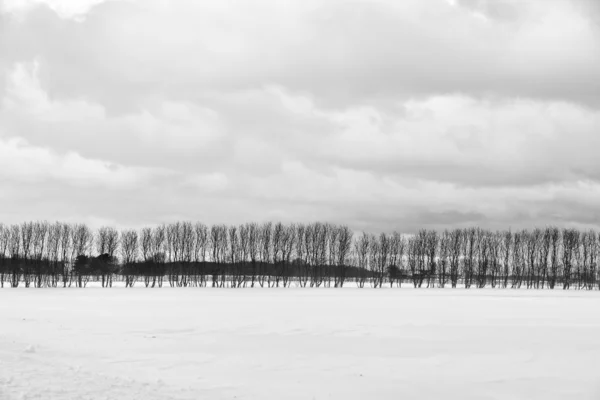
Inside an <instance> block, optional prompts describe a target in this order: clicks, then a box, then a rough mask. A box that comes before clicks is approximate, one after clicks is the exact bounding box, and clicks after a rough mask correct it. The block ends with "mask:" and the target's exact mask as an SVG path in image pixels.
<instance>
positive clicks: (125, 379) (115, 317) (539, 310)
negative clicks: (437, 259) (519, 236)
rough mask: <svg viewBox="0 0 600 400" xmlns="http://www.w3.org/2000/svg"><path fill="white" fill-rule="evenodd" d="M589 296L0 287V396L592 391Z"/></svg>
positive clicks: (594, 318) (598, 377)
mask: <svg viewBox="0 0 600 400" xmlns="http://www.w3.org/2000/svg"><path fill="white" fill-rule="evenodd" d="M599 367H600V292H584V291H568V292H562V291H558V290H555V291H551V292H544V291H533V290H521V291H512V290H469V291H467V290H451V289H444V290H426V289H421V290H412V289H409V288H406V289H404V288H403V289H392V290H390V289H384V290H372V289H363V290H359V289H342V290H336V289H316V290H312V289H247V290H243V289H242V290H232V289H222V290H221V289H197V288H188V289H170V288H162V289H155V290H151V289H144V288H135V289H124V288H112V289H100V288H87V289H83V290H81V289H79V290H78V289H8V290H6V289H5V290H0V399H3V400H4V399H78V400H80V399H81V400H83V399H127V400H130V399H149V400H152V399H190V400H191V399H194V400H196V399H278V400H279V399H308V400H311V399H344V400H347V399H403V400H405V399H461V400H462V399H510V400H516V399H527V400H531V399H544V400H547V399H598V398H600V368H599Z"/></svg>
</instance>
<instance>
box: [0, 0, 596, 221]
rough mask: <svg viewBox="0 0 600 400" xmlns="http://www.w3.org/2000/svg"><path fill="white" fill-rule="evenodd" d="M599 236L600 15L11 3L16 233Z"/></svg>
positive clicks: (3, 78)
mask: <svg viewBox="0 0 600 400" xmlns="http://www.w3.org/2000/svg"><path fill="white" fill-rule="evenodd" d="M36 219H46V220H49V221H54V220H65V221H77V222H86V223H89V224H90V225H92V226H94V227H97V226H100V225H104V224H108V225H113V226H117V227H124V226H127V227H139V226H142V225H145V224H157V223H162V222H170V221H174V220H178V219H185V220H194V221H195V220H200V221H204V222H206V223H209V224H210V223H227V224H230V223H241V222H246V221H264V220H273V221H277V220H281V221H284V222H289V221H298V222H309V221H315V220H320V221H330V222H334V223H346V224H348V225H349V226H350V227H351V228H353V229H356V230H367V231H371V232H379V231H391V230H394V229H397V230H399V231H404V232H412V231H414V230H415V229H418V228H421V227H424V228H446V227H461V226H466V225H478V226H482V227H488V228H493V229H495V228H509V227H512V228H513V229H516V228H521V227H532V226H545V225H547V224H558V225H560V226H578V227H587V226H590V227H591V226H594V227H598V226H600V1H597V0H570V1H568V0H539V1H535V0H525V1H523V0H518V1H517V0H514V1H510V0H506V1H503V0H493V1H492V0H453V1H451V0H425V1H424V0H403V1H398V0H369V1H341V0H294V1H291V0H271V1H266V0H259V1H247V0H244V1H242V0H239V1H224V0H208V1H192V0H189V1H182V0H178V1H166V0H139V1H133V0H129V1H102V0H68V1H67V0H37V1H36V0H0V221H2V222H4V223H14V222H22V221H24V220H36Z"/></svg>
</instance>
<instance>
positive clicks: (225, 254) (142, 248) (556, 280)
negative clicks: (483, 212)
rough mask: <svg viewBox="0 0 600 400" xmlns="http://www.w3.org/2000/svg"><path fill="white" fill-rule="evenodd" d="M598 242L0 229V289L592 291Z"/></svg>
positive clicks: (527, 233)
mask: <svg viewBox="0 0 600 400" xmlns="http://www.w3.org/2000/svg"><path fill="white" fill-rule="evenodd" d="M599 244H600V238H599V236H598V234H597V233H596V232H594V231H585V232H580V231H578V230H575V229H562V230H561V229H558V228H556V227H548V228H545V229H534V230H523V231H519V232H511V231H503V232H491V231H487V230H483V229H479V228H469V229H455V230H446V231H444V232H437V231H433V230H421V231H419V232H418V233H417V234H414V235H402V234H399V233H397V232H394V233H392V234H383V233H382V234H380V235H372V234H366V233H362V234H357V235H355V234H353V232H352V231H351V230H350V229H349V228H348V227H347V226H338V225H333V224H328V223H312V224H290V225H284V224H282V223H275V224H273V223H270V222H269V223H263V224H257V223H248V224H243V225H239V226H237V225H236V226H226V225H213V226H207V225H205V224H202V223H191V222H176V223H172V224H168V225H160V226H157V227H152V228H150V227H148V228H143V229H141V230H140V231H137V230H123V231H118V230H116V229H114V228H110V227H102V228H100V229H98V230H97V231H92V230H91V229H90V228H89V227H88V226H86V225H84V224H67V223H61V222H56V223H48V222H26V223H23V224H17V225H3V224H0V285H1V286H2V287H4V285H5V284H7V285H10V286H12V287H17V286H19V285H20V284H23V285H24V286H26V287H30V286H34V287H57V286H62V287H66V286H73V285H74V286H77V287H85V286H86V285H87V283H88V282H90V281H92V280H93V281H98V282H101V284H102V286H103V287H111V286H112V285H113V281H115V280H118V281H122V282H124V283H125V285H126V286H128V287H132V286H133V285H134V284H135V283H136V282H142V283H143V284H144V285H145V286H146V287H155V286H158V287H162V286H163V283H164V282H165V281H166V282H168V284H169V285H170V286H178V287H182V286H183V287H185V286H208V285H210V286H214V287H226V286H227V287H255V286H260V287H280V286H282V287H287V286H290V285H292V284H294V285H296V286H301V287H307V286H308V287H343V286H344V284H345V283H347V282H348V281H351V282H353V283H354V284H356V285H357V286H358V287H361V288H362V287H365V286H372V287H375V288H380V287H383V286H384V285H387V284H389V285H390V286H392V287H394V286H396V287H400V286H401V285H402V283H406V282H409V283H411V284H412V285H413V286H414V287H428V288H433V287H445V286H451V287H457V286H464V287H466V288H470V287H478V288H482V287H486V286H490V287H493V288H495V287H501V288H506V287H512V288H521V287H526V288H549V289H554V288H555V287H556V286H560V287H562V288H563V289H569V288H578V289H588V290H590V289H594V288H596V287H600V279H599V278H600V276H599V271H598V268H597V258H598V250H599V248H600V246H599Z"/></svg>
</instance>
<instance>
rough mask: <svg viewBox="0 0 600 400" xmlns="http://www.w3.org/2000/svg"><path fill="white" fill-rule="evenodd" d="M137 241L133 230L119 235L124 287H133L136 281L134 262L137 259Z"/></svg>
mask: <svg viewBox="0 0 600 400" xmlns="http://www.w3.org/2000/svg"><path fill="white" fill-rule="evenodd" d="M138 250H139V241H138V233H137V231H135V230H126V231H124V232H122V233H121V258H122V260H123V273H124V275H125V287H133V285H135V282H136V280H137V270H136V269H137V268H136V265H135V261H136V260H137V257H138Z"/></svg>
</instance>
